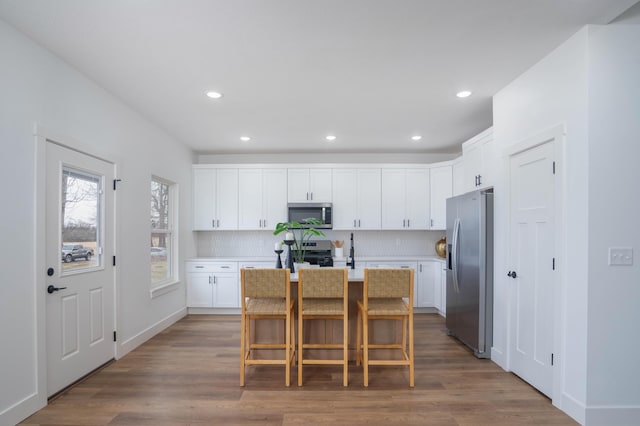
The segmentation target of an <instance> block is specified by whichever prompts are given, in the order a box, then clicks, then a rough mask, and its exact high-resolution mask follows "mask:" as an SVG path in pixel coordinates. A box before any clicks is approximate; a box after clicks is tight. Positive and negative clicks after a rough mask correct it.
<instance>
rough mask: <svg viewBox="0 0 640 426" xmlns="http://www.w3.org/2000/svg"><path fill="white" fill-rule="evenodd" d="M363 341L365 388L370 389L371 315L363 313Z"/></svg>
mask: <svg viewBox="0 0 640 426" xmlns="http://www.w3.org/2000/svg"><path fill="white" fill-rule="evenodd" d="M362 340H363V342H364V344H363V348H362V351H363V352H364V360H363V361H362V366H363V371H364V387H365V388H366V387H369V315H367V313H366V312H363V313H362Z"/></svg>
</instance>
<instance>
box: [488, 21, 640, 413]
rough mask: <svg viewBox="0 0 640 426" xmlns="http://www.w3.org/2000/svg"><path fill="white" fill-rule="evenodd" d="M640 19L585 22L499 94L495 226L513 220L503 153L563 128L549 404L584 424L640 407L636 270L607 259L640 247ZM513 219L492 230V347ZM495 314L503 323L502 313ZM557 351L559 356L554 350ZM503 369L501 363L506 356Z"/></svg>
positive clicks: (498, 340)
mask: <svg viewBox="0 0 640 426" xmlns="http://www.w3.org/2000/svg"><path fill="white" fill-rule="evenodd" d="M639 42H640V27H638V26H622V25H609V26H606V27H587V28H584V29H582V30H581V31H579V32H578V33H577V34H576V35H574V36H573V37H572V38H571V39H570V40H568V41H567V42H566V43H564V44H563V45H562V46H560V47H559V48H558V49H556V50H555V51H553V52H552V53H551V54H549V55H548V56H547V57H546V58H544V59H543V60H542V61H540V62H539V63H538V64H536V65H535V66H534V67H532V68H531V69H530V70H528V71H527V72H526V73H525V74H523V75H522V76H521V77H519V78H518V79H516V80H515V81H514V82H513V83H511V84H510V85H509V86H507V87H506V88H505V89H504V90H502V91H500V92H499V93H498V94H497V95H496V96H495V97H494V136H495V140H496V144H497V148H498V152H502V153H503V158H502V165H503V167H502V169H501V171H500V177H499V179H498V183H497V184H496V191H495V192H496V195H495V199H496V223H505V224H506V223H508V219H509V214H508V199H507V195H508V194H507V193H506V189H507V187H508V186H507V181H506V180H507V177H508V176H507V169H506V165H507V164H508V163H507V159H506V156H504V150H505V149H507V147H509V146H512V145H514V144H516V143H518V142H521V141H523V140H525V139H528V138H530V137H532V136H534V135H536V134H539V133H541V132H543V131H545V130H547V129H550V128H552V127H554V126H557V125H564V126H565V129H566V138H565V141H564V152H563V160H562V162H561V163H560V165H559V167H560V171H559V173H560V175H561V179H562V180H563V183H562V190H563V192H564V198H565V205H564V217H563V219H562V220H563V222H562V227H563V231H562V232H563V235H562V237H563V240H564V242H565V243H564V244H565V247H564V251H563V252H562V253H560V254H559V256H558V257H559V259H558V264H559V273H560V274H561V282H560V285H561V286H562V288H561V293H560V295H561V296H560V300H557V301H556V302H557V303H560V307H561V316H560V317H559V318H558V319H559V320H560V321H559V322H560V323H559V324H558V323H556V330H555V332H556V333H559V334H556V338H555V339H554V346H555V348H554V351H555V352H556V354H558V355H559V357H558V358H556V359H557V360H559V361H560V363H559V365H558V364H556V368H559V371H558V372H557V373H556V374H558V375H559V384H558V387H559V389H558V387H556V388H555V389H554V398H553V403H554V404H555V405H558V406H559V407H560V408H561V409H563V410H564V411H565V412H567V413H568V414H569V415H571V416H572V417H574V418H575V419H576V420H578V421H579V422H581V423H584V424H588V425H589V424H607V425H614V424H633V422H634V421H637V419H638V416H639V413H640V390H639V389H640V388H639V387H638V386H637V378H638V377H640V370H639V367H638V363H637V360H636V358H637V353H638V350H639V349H640V347H639V344H638V339H636V338H635V337H633V336H637V335H638V333H637V324H638V323H639V322H640V321H639V320H640V310H639V309H638V305H639V303H638V301H639V300H640V297H639V296H640V286H638V283H639V282H640V276H639V273H638V268H637V266H636V267H626V268H625V267H609V266H607V263H606V260H607V248H608V247H611V246H634V243H635V246H636V247H637V246H638V242H640V230H639V229H638V226H637V221H636V220H635V216H637V212H638V210H639V207H640V204H639V203H638V197H637V195H635V194H637V192H638V191H637V182H638V181H640V179H639V177H640V176H639V174H640V171H639V169H638V167H637V165H636V163H637V158H639V156H640V155H639V154H640V152H639V146H640V145H639V144H638V143H637V138H638V135H639V134H640V127H639V126H640V124H639V123H640V120H638V116H639V115H640V89H639V87H640V86H639V85H638V75H640V58H639V55H638V53H637V52H638V50H637V46H638V43H639ZM507 231H508V227H506V226H504V227H496V260H495V267H496V271H498V272H497V273H496V282H495V291H496V308H495V309H496V314H495V316H494V318H496V321H497V322H498V324H499V325H497V326H496V330H495V335H494V345H496V346H497V349H498V351H505V352H507V350H508V347H509V328H508V326H506V327H505V326H504V324H507V323H508V319H509V312H510V310H509V309H510V308H509V297H510V291H509V287H508V282H507V280H506V279H505V277H504V274H501V273H500V272H499V271H503V270H504V271H506V270H508V266H509V263H508V262H509V259H508V250H507V247H508V245H507V244H508V235H507ZM498 319H499V320H498ZM558 352H559V353H558ZM501 365H502V366H503V367H506V368H508V359H507V360H506V363H502V364H501Z"/></svg>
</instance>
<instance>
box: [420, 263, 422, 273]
mask: <svg viewBox="0 0 640 426" xmlns="http://www.w3.org/2000/svg"><path fill="white" fill-rule="evenodd" d="M420 272H422V264H420Z"/></svg>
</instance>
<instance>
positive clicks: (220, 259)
mask: <svg viewBox="0 0 640 426" xmlns="http://www.w3.org/2000/svg"><path fill="white" fill-rule="evenodd" d="M281 259H282V263H283V264H284V262H285V258H284V257H281ZM346 260H347V258H346V257H343V258H337V257H334V258H333V261H334V262H344V261H346ZM422 260H438V261H441V262H444V260H445V259H444V258H442V257H439V256H358V257H356V265H358V263H359V264H361V265H362V262H419V261H422ZM187 261H193V262H207V261H209V262H212V261H215V262H273V263H274V264H275V262H276V257H275V255H274V256H250V257H246V256H237V257H233V256H226V257H195V258H190V259H187Z"/></svg>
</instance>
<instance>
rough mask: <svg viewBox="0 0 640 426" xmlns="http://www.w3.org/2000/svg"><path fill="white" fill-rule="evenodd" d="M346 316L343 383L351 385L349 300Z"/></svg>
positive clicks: (344, 318) (343, 339)
mask: <svg viewBox="0 0 640 426" xmlns="http://www.w3.org/2000/svg"><path fill="white" fill-rule="evenodd" d="M344 304H345V306H344V311H345V312H344V317H343V318H342V357H343V358H342V361H343V362H344V365H343V369H342V385H343V386H349V315H348V313H347V306H346V305H347V301H346V300H345V301H344Z"/></svg>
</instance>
